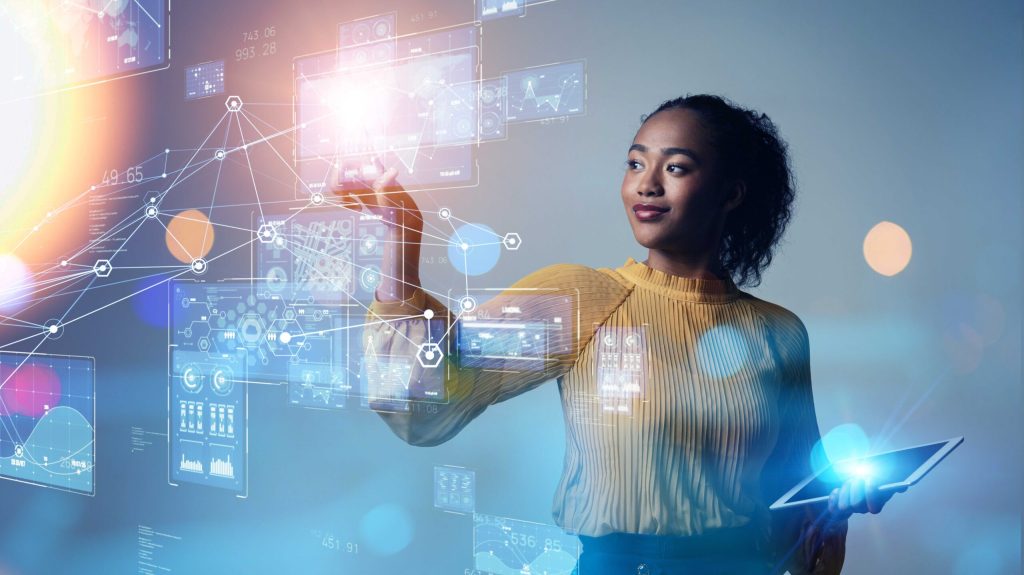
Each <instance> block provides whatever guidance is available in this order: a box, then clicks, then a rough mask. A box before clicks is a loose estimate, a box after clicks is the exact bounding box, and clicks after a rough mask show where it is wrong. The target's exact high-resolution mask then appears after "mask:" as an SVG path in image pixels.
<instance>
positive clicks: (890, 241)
mask: <svg viewBox="0 0 1024 575" xmlns="http://www.w3.org/2000/svg"><path fill="white" fill-rule="evenodd" d="M912 252H913V246H912V244H911V241H910V234H908V233H907V231H906V230H904V229H903V228H902V227H900V226H899V225H897V224H894V223H892V222H888V221H882V222H879V223H878V224H876V225H875V226H874V227H873V228H871V229H870V230H868V233H867V235H866V236H865V237H864V259H865V260H866V261H867V263H868V265H869V266H871V269H873V270H875V271H876V272H878V273H880V274H882V275H884V276H894V275H896V274H898V273H900V272H901V271H903V269H904V268H906V267H907V264H909V263H910V256H911V253H912Z"/></svg>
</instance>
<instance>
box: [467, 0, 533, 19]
mask: <svg viewBox="0 0 1024 575" xmlns="http://www.w3.org/2000/svg"><path fill="white" fill-rule="evenodd" d="M476 8H477V12H476V16H477V18H478V19H480V20H481V21H487V20H495V19H498V18H504V17H506V16H522V15H523V14H525V13H526V0H477V2H476Z"/></svg>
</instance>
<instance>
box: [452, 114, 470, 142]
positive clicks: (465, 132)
mask: <svg viewBox="0 0 1024 575" xmlns="http://www.w3.org/2000/svg"><path fill="white" fill-rule="evenodd" d="M455 133H456V134H457V136H458V137H459V138H465V137H468V136H472V135H473V122H471V121H470V120H469V118H466V117H461V118H458V119H456V120H455Z"/></svg>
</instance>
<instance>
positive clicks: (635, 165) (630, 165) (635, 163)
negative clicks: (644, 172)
mask: <svg viewBox="0 0 1024 575" xmlns="http://www.w3.org/2000/svg"><path fill="white" fill-rule="evenodd" d="M641 167H643V166H641V165H640V162H638V161H636V160H626V168H628V169H630V170H635V169H637V168H641Z"/></svg>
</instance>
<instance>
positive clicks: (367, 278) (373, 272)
mask: <svg viewBox="0 0 1024 575" xmlns="http://www.w3.org/2000/svg"><path fill="white" fill-rule="evenodd" d="M379 285H380V268H378V267H377V266H369V267H367V268H366V269H364V270H363V271H362V273H360V274H359V287H361V288H363V291H365V292H370V293H372V292H373V291H374V290H376V289H377V286H379Z"/></svg>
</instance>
